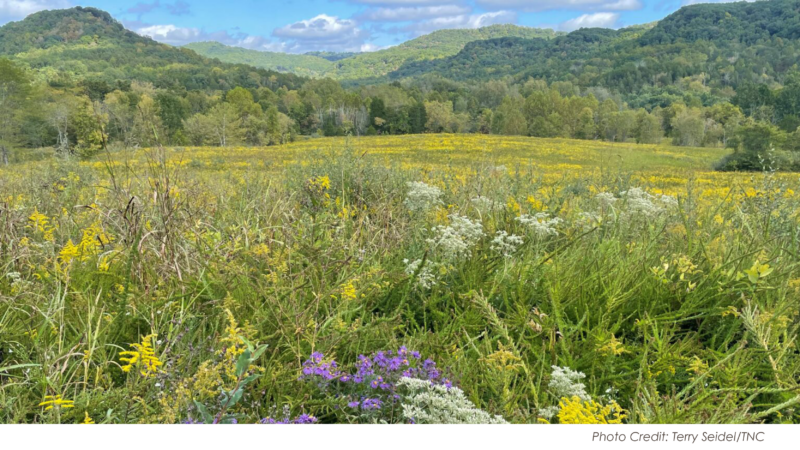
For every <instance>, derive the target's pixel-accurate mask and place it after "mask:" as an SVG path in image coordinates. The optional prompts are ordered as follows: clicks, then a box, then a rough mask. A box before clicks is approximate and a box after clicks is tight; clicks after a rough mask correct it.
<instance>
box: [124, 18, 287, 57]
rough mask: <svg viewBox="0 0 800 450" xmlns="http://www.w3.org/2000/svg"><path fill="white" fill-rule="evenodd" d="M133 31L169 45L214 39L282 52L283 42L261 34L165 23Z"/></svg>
mask: <svg viewBox="0 0 800 450" xmlns="http://www.w3.org/2000/svg"><path fill="white" fill-rule="evenodd" d="M134 31H135V32H136V33H139V34H141V35H143V36H148V37H150V38H153V39H155V40H156V41H159V42H163V43H165V44H170V45H177V46H180V45H186V44H189V43H192V42H205V41H216V42H219V43H222V44H225V45H232V46H236V47H244V48H249V49H252V50H262V51H273V52H283V51H286V47H285V45H284V44H282V43H279V42H273V41H271V40H269V39H267V38H265V37H263V36H254V35H248V34H244V33H237V34H231V33H229V32H227V31H215V32H207V31H205V30H202V29H200V28H187V27H178V26H175V25H172V24H167V25H146V26H141V27H138V28H135V29H134Z"/></svg>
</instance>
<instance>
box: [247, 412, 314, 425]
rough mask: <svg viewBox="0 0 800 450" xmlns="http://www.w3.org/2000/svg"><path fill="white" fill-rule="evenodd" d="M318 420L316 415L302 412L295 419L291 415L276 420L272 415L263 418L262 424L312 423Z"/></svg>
mask: <svg viewBox="0 0 800 450" xmlns="http://www.w3.org/2000/svg"><path fill="white" fill-rule="evenodd" d="M317 422H318V420H317V418H316V417H314V416H310V415H308V414H301V415H299V416H297V417H296V418H294V419H291V418H289V417H284V418H283V419H280V420H276V419H273V418H271V417H267V418H266V419H261V422H260V423H262V424H269V425H291V424H294V425H305V424H311V423H317Z"/></svg>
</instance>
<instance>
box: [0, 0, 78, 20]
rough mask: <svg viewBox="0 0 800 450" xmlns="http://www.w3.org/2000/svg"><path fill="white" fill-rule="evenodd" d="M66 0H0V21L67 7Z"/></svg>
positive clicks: (68, 4)
mask: <svg viewBox="0 0 800 450" xmlns="http://www.w3.org/2000/svg"><path fill="white" fill-rule="evenodd" d="M69 6H70V2H69V1H68V0H0V23H6V22H8V21H9V20H19V19H24V18H25V17H26V16H28V15H29V14H33V13H35V12H39V11H42V10H45V9H61V8H68V7H69Z"/></svg>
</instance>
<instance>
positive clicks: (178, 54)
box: [0, 7, 304, 90]
mask: <svg viewBox="0 0 800 450" xmlns="http://www.w3.org/2000/svg"><path fill="white" fill-rule="evenodd" d="M0 56H5V57H8V58H10V59H12V60H14V61H16V62H17V63H21V64H23V65H25V66H27V67H30V68H31V69H33V70H35V71H37V72H38V73H39V75H40V77H42V78H43V79H45V80H46V81H47V82H48V83H50V84H51V85H52V86H65V87H68V86H73V85H76V84H77V83H80V82H81V81H82V80H86V79H91V80H93V81H97V82H101V83H102V82H104V83H106V84H108V85H114V84H115V83H116V82H117V81H118V80H137V81H144V82H151V83H153V84H154V85H155V86H156V87H162V88H170V89H184V90H195V89H210V90H226V89H230V88H233V87H235V86H249V87H258V86H261V85H272V86H275V87H277V86H279V85H285V86H288V87H292V88H294V87H298V86H300V85H302V83H303V82H304V81H303V79H302V78H300V77H298V76H296V75H293V74H280V73H277V72H274V71H268V70H263V69H256V68H254V67H251V66H246V65H235V64H230V63H224V62H219V61H214V60H212V59H209V58H206V57H204V56H201V55H199V54H197V53H195V52H193V51H191V50H188V49H183V48H177V47H173V46H169V45H166V44H161V43H158V42H156V41H154V40H152V39H150V38H148V37H144V36H140V35H138V34H136V33H134V32H132V31H129V30H127V29H125V27H123V26H122V24H121V23H120V22H118V21H117V20H115V19H114V18H113V17H112V16H111V15H110V14H109V13H107V12H105V11H101V10H99V9H95V8H84V7H76V8H70V9H62V10H51V11H41V12H38V13H35V14H31V15H30V16H28V17H27V18H25V19H24V20H21V21H18V22H11V23H8V24H6V25H4V26H2V27H0Z"/></svg>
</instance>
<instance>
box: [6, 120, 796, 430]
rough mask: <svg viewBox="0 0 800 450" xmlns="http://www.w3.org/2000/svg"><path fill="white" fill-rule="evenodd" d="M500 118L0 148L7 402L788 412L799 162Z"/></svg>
mask: <svg viewBox="0 0 800 450" xmlns="http://www.w3.org/2000/svg"><path fill="white" fill-rule="evenodd" d="M727 153H728V151H727V150H725V149H719V148H691V147H671V146H661V145H644V144H643V145H635V144H618V143H608V142H600V141H586V140H568V139H537V138H524V137H503V136H484V135H437V134H430V135H417V136H377V137H361V138H325V139H309V140H303V141H299V142H296V143H292V144H287V145H281V146H274V147H268V148H260V147H246V148H245V147H243V148H230V147H229V148H203V147H178V148H173V147H170V148H161V147H158V148H149V149H131V150H118V151H111V152H102V153H100V154H99V155H97V156H95V157H92V158H91V159H86V160H80V159H75V158H63V157H57V156H54V155H51V154H49V153H47V152H42V153H35V152H31V153H30V154H29V155H28V157H27V159H26V160H24V161H20V162H17V163H15V164H12V165H9V166H7V167H0V423H70V424H76V423H85V424H128V423H159V424H161V423H164V424H201V423H202V424H212V423H219V424H234V423H238V424H256V423H258V424H265V425H269V424H306V425H307V426H318V425H319V424H327V423H397V424H413V423H417V424H422V423H494V424H500V423H526V424H541V425H542V426H547V425H548V424H565V423H592V424H619V423H627V424H643V423H647V424H657V423H687V424H691V423H797V422H800V353H798V349H797V346H796V345H797V344H796V343H797V337H798V328H800V317H799V316H798V313H800V226H799V225H800V176H798V174H797V173H785V172H774V171H772V170H771V169H770V167H769V164H766V163H765V165H764V170H763V171H762V172H756V173H749V174H742V173H734V172H725V173H722V172H714V171H713V170H712V167H713V164H714V163H715V162H716V161H718V160H720V159H721V158H723V157H724V156H725V155H726V154H727Z"/></svg>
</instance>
